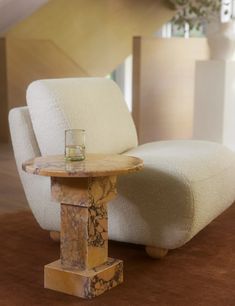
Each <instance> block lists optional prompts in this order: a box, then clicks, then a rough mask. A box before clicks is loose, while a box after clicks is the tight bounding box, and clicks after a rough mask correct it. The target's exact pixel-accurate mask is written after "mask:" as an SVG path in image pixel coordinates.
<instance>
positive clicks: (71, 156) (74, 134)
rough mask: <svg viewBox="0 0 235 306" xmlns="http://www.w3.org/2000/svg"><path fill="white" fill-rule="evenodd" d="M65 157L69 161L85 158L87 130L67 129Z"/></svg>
mask: <svg viewBox="0 0 235 306" xmlns="http://www.w3.org/2000/svg"><path fill="white" fill-rule="evenodd" d="M65 159H66V160H68V161H77V160H83V159H85V130H81V129H71V130H66V131H65Z"/></svg>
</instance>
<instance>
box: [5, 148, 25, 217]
mask: <svg viewBox="0 0 235 306" xmlns="http://www.w3.org/2000/svg"><path fill="white" fill-rule="evenodd" d="M28 209H29V208H28V204H27V200H26V198H25V195H24V191H23V187H22V185H21V182H20V178H19V175H18V172H17V169H16V164H15V160H14V155H13V152H12V148H11V146H10V145H8V144H2V143H0V214H2V213H8V212H9V213H10V212H17V211H21V210H28Z"/></svg>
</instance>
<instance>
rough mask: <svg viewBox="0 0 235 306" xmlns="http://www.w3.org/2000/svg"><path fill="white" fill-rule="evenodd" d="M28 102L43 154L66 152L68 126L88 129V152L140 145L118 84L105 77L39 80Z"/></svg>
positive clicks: (103, 151)
mask: <svg viewBox="0 0 235 306" xmlns="http://www.w3.org/2000/svg"><path fill="white" fill-rule="evenodd" d="M27 103H28V106H29V112H30V116H31V119H32V123H33V127H34V132H35V135H36V138H37V141H38V145H39V148H40V150H41V153H42V155H49V154H58V153H61V154H62V153H63V152H64V133H63V131H64V130H65V129H69V128H75V129H76V128H81V129H85V130H86V149H87V152H96V153H122V152H124V151H126V150H128V149H131V148H133V147H135V146H136V145H137V135H136V130H135V127H134V123H133V120H132V118H131V115H130V113H129V111H128V109H127V107H126V103H125V101H124V99H123V96H122V93H121V91H120V89H119V88H118V86H117V85H116V84H115V83H114V82H113V81H111V80H108V79H105V78H71V79H69V78H68V79H56V80H39V81H35V82H33V83H31V84H30V86H29V88H28V90H27Z"/></svg>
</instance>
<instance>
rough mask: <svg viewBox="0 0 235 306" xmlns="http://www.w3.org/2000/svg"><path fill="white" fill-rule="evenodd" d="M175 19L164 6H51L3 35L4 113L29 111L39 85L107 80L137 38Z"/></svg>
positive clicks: (56, 0)
mask: <svg viewBox="0 0 235 306" xmlns="http://www.w3.org/2000/svg"><path fill="white" fill-rule="evenodd" d="M173 14H174V12H173V11H172V10H170V9H169V8H168V7H167V6H166V5H165V1H164V0H145V1H142V0H99V1H95V0H69V1H68V0H50V1H49V2H48V3H47V4H46V5H44V6H42V7H41V8H40V9H39V10H38V11H36V12H35V13H33V14H32V15H31V16H30V17H28V18H26V19H25V20H23V21H22V22H20V23H19V24H17V25H16V26H14V27H12V28H11V29H10V30H9V31H7V32H6V33H5V35H4V38H3V40H4V44H2V46H0V48H2V49H3V50H2V51H0V52H2V54H6V57H3V58H2V59H1V60H2V61H3V62H4V61H5V62H4V67H5V68H6V73H5V74H4V73H3V74H2V76H1V78H3V79H4V78H5V81H4V82H2V84H1V86H2V87H4V86H5V88H3V90H2V91H0V108H4V111H3V113H4V114H7V113H8V111H9V109H11V108H12V107H15V106H21V105H25V103H26V102H25V91H26V88H27V86H28V85H29V83H30V82H32V81H33V80H36V79H40V78H57V77H73V76H76V77H79V76H106V75H107V74H109V73H110V72H112V70H114V69H115V68H116V67H117V66H118V65H119V64H120V63H121V62H123V60H124V59H125V58H126V57H127V56H128V55H129V54H131V53H132V37H133V36H134V35H150V34H151V33H153V32H155V31H156V29H158V28H159V27H161V25H162V24H164V23H165V22H166V21H168V20H169V19H170V18H171V17H172V16H173ZM0 56H1V53H0ZM5 94H6V95H5ZM4 95H5V96H4ZM6 99H7V101H6ZM5 117H6V115H4V118H5ZM3 122H4V123H3V124H4V126H5V127H4V129H3V131H6V129H7V127H6V118H5V119H4V120H3ZM4 133H5V132H4ZM3 138H4V139H5V136H4V137H3V136H1V135H0V140H3Z"/></svg>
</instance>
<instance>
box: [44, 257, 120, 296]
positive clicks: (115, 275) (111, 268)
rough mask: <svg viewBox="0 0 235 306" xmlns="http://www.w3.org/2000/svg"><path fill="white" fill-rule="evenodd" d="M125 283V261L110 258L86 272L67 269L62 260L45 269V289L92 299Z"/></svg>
mask: <svg viewBox="0 0 235 306" xmlns="http://www.w3.org/2000/svg"><path fill="white" fill-rule="evenodd" d="M122 282H123V261H122V260H119V259H114V258H108V261H107V262H106V263H104V264H103V265H100V266H98V267H95V268H92V269H90V270H85V271H79V270H78V271H77V270H75V269H72V270H71V269H66V268H64V267H63V266H62V265H61V262H60V260H57V261H54V262H52V263H51V264H48V265H46V266H45V268H44V286H45V288H48V289H52V290H56V291H60V292H64V293H67V294H71V295H75V296H78V297H82V298H86V299H91V298H93V297H95V296H98V295H100V294H102V293H103V292H105V291H107V290H109V289H112V288H114V287H116V286H117V285H119V284H121V283H122Z"/></svg>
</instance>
